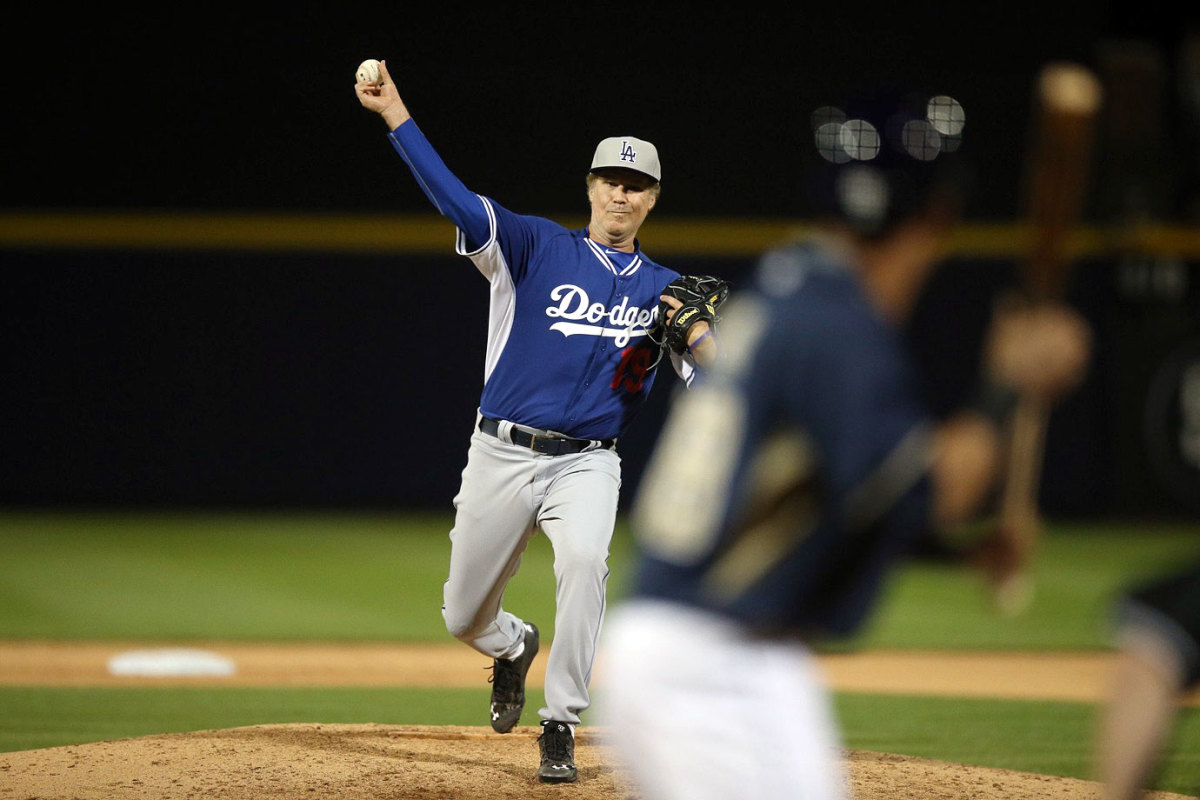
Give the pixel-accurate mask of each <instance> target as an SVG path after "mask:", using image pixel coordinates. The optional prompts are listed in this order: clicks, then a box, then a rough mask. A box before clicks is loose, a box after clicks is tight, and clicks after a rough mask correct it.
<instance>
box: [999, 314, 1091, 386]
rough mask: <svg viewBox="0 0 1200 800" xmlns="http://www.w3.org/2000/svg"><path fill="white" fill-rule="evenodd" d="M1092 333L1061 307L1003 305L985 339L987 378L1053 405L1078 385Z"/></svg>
mask: <svg viewBox="0 0 1200 800" xmlns="http://www.w3.org/2000/svg"><path fill="white" fill-rule="evenodd" d="M1091 344H1092V342H1091V330H1090V328H1089V327H1088V325H1087V323H1086V322H1085V321H1084V319H1083V317H1082V316H1080V314H1079V313H1078V312H1076V311H1075V310H1073V309H1071V308H1070V307H1068V306H1066V305H1062V304H1031V305H1024V304H1019V303H1015V302H1005V303H1002V304H1001V305H1000V306H999V307H998V308H997V313H996V315H995V317H994V319H993V321H992V326H991V330H990V331H989V335H988V342H987V352H986V362H987V370H988V373H989V378H990V379H991V380H993V381H994V382H996V383H998V384H1000V385H1003V386H1008V387H1011V388H1013V389H1015V390H1016V391H1018V392H1021V393H1023V394H1024V393H1027V394H1029V395H1031V396H1033V397H1037V398H1040V399H1041V400H1045V401H1051V400H1055V399H1058V398H1059V397H1062V396H1063V395H1064V394H1066V393H1067V392H1069V391H1071V390H1072V389H1074V388H1075V386H1077V385H1078V384H1079V382H1080V381H1081V380H1082V378H1083V376H1084V374H1085V373H1086V371H1087V365H1088V361H1089V359H1090V355H1091Z"/></svg>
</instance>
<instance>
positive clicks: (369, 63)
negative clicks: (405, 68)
mask: <svg viewBox="0 0 1200 800" xmlns="http://www.w3.org/2000/svg"><path fill="white" fill-rule="evenodd" d="M354 75H355V77H356V78H358V82H359V83H382V82H383V80H382V78H380V77H379V62H378V61H376V60H375V59H373V58H368V59H367V60H366V61H364V62H362V63H361V64H359V65H358V72H356V73H354Z"/></svg>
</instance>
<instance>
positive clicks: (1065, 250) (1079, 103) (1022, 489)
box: [994, 62, 1102, 615]
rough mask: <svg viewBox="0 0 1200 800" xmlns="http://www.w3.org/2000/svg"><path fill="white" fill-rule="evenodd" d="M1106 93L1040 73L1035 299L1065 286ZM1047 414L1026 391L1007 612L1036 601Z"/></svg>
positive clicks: (1052, 70) (1031, 283)
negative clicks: (1034, 567) (1034, 571)
mask: <svg viewBox="0 0 1200 800" xmlns="http://www.w3.org/2000/svg"><path fill="white" fill-rule="evenodd" d="M1101 95H1102V92H1101V87H1100V82H1099V80H1098V79H1097V78H1096V77H1095V76H1094V75H1093V73H1092V72H1091V71H1089V70H1088V69H1087V68H1085V67H1082V66H1080V65H1078V64H1074V63H1070V62H1053V63H1050V64H1047V65H1046V66H1045V67H1044V68H1043V69H1042V70H1041V72H1040V73H1039V75H1038V79H1037V83H1036V85H1035V96H1034V100H1035V104H1034V105H1035V112H1036V116H1035V120H1036V124H1035V126H1034V128H1033V132H1032V133H1033V136H1032V139H1031V143H1030V144H1031V146H1030V151H1029V154H1028V156H1027V161H1026V174H1025V180H1026V187H1025V188H1026V191H1027V194H1026V208H1025V219H1026V223H1027V229H1028V233H1029V237H1030V238H1029V249H1028V251H1027V255H1026V257H1025V259H1024V260H1023V262H1022V263H1021V265H1020V272H1019V278H1020V283H1021V287H1022V289H1023V290H1024V291H1025V293H1026V294H1027V295H1028V299H1029V301H1030V302H1033V303H1038V302H1049V301H1055V300H1058V299H1060V298H1061V297H1062V295H1063V293H1064V291H1065V290H1066V287H1067V281H1068V278H1069V275H1070V270H1071V266H1072V262H1073V260H1074V256H1073V253H1072V243H1073V242H1072V238H1073V234H1074V233H1075V231H1076V229H1077V227H1078V225H1079V222H1080V219H1081V217H1082V214H1083V209H1084V200H1085V198H1086V196H1087V192H1088V176H1089V172H1090V168H1091V160H1092V145H1093V139H1094V128H1095V120H1096V116H1097V113H1098V111H1099V108H1100V101H1101ZM1049 411H1050V410H1049V408H1048V407H1047V405H1046V403H1045V402H1044V401H1042V400H1041V399H1039V398H1036V397H1030V396H1023V397H1021V398H1020V400H1019V402H1018V404H1017V409H1016V413H1015V414H1014V416H1013V420H1012V427H1011V431H1010V441H1009V462H1008V474H1007V476H1006V482H1005V485H1004V490H1003V496H1002V501H1001V508H1000V529H1001V530H1000V533H1001V535H1002V536H1006V537H1008V538H1009V541H1010V542H1011V543H1012V544H1013V545H1014V549H1015V551H1016V554H1017V561H1016V563H1015V564H1014V565H1013V567H1012V568H1011V570H1010V571H1009V572H1008V573H1007V574H1004V575H1001V576H999V577H998V578H997V581H996V583H995V586H994V590H995V598H994V599H995V601H996V605H997V608H998V609H999V610H1000V611H1001V612H1002V613H1005V614H1009V615H1011V614H1017V613H1021V612H1023V611H1024V610H1025V609H1026V608H1028V606H1029V603H1030V602H1031V601H1032V584H1031V582H1030V580H1029V561H1030V559H1031V558H1032V554H1033V550H1034V549H1035V547H1036V545H1037V541H1038V537H1039V534H1040V527H1041V521H1040V519H1039V513H1038V490H1039V486H1040V485H1041V468H1042V456H1043V452H1044V449H1045V434H1046V424H1047V420H1048V417H1049Z"/></svg>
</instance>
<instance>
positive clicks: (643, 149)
mask: <svg viewBox="0 0 1200 800" xmlns="http://www.w3.org/2000/svg"><path fill="white" fill-rule="evenodd" d="M612 167H615V168H618V169H631V170H633V171H634V172H640V173H642V174H643V175H649V176H650V177H651V178H654V180H656V181H658V180H662V169H661V168H660V167H659V165H658V149H657V148H656V147H655V146H654V145H652V144H650V143H649V142H647V141H646V140H644V139H638V138H636V137H634V136H610V137H609V138H607V139H604V140H603V141H601V142H600V144H598V145H596V155H594V156H592V168H591V169H590V170H589V172H595V171H596V170H598V169H606V168H612Z"/></svg>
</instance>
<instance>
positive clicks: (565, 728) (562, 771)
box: [538, 719, 578, 783]
mask: <svg viewBox="0 0 1200 800" xmlns="http://www.w3.org/2000/svg"><path fill="white" fill-rule="evenodd" d="M538 744H539V745H541V748H542V765H541V766H540V767H538V780H539V781H541V782H542V783H574V782H575V779H576V778H577V777H578V773H577V772H576V770H575V736H574V735H572V733H571V726H570V725H567V724H566V723H564V722H555V721H554V720H552V719H548V720H546V721H544V722H543V723H542V735H541V736H539V737H538Z"/></svg>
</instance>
